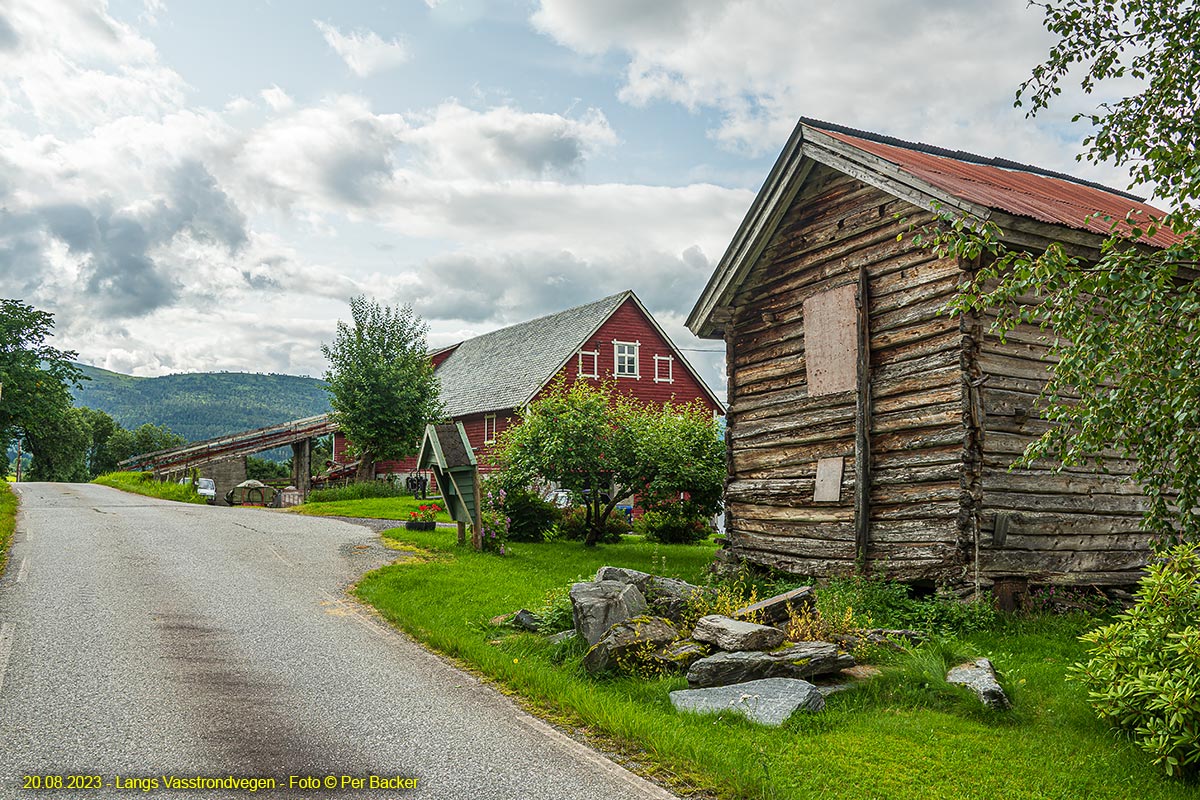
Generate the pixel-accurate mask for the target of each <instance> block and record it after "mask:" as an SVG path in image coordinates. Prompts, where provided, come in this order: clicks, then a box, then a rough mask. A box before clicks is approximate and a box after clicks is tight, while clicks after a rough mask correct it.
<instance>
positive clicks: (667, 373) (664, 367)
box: [654, 356, 675, 383]
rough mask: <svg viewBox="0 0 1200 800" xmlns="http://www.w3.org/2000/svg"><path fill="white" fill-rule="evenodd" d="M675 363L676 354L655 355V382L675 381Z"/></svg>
mask: <svg viewBox="0 0 1200 800" xmlns="http://www.w3.org/2000/svg"><path fill="white" fill-rule="evenodd" d="M674 363H675V356H655V357H654V382H655V383H674V382H675V376H674Z"/></svg>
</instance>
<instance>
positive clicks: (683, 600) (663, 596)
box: [638, 575, 712, 621]
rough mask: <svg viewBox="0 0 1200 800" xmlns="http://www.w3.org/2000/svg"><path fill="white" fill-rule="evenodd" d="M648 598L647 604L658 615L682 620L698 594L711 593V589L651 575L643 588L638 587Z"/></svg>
mask: <svg viewBox="0 0 1200 800" xmlns="http://www.w3.org/2000/svg"><path fill="white" fill-rule="evenodd" d="M638 588H640V589H641V590H642V594H644V595H645V596H646V602H647V603H649V604H650V608H651V609H653V610H654V611H655V612H656V613H658V614H660V615H662V616H664V617H667V618H668V619H673V620H676V621H678V620H680V619H682V618H683V616H684V614H685V613H686V612H687V608H688V603H690V602H691V600H692V598H693V597H694V596H695V595H696V594H697V593H699V594H704V593H706V592H711V591H712V590H711V589H707V588H702V587H700V586H694V585H692V584H690V583H688V582H687V581H681V580H676V579H675V578H661V577H659V576H658V575H651V576H650V577H649V578H648V579H647V580H646V581H645V584H644V585H643V586H640V587H638Z"/></svg>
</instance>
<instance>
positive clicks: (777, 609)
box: [733, 586, 817, 625]
mask: <svg viewBox="0 0 1200 800" xmlns="http://www.w3.org/2000/svg"><path fill="white" fill-rule="evenodd" d="M816 599H817V597H816V593H815V592H814V591H813V587H811V586H801V587H800V588H798V589H792V590H791V591H790V592H784V593H783V594H777V595H775V596H774V597H768V598H767V599H766V600H759V601H758V602H757V603H754V604H752V605H748V606H744V607H742V608H739V609H738V610H737V611H735V612H733V616H734V619H758V620H761V621H762V622H764V623H766V624H768V625H779V624H781V623H784V622H787V621H788V619H789V618H790V617H791V616H792V612H793V611H795V612H797V613H799V612H800V611H803V610H804V609H806V608H811V607H812V605H813V603H815V602H816Z"/></svg>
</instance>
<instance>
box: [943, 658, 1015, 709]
mask: <svg viewBox="0 0 1200 800" xmlns="http://www.w3.org/2000/svg"><path fill="white" fill-rule="evenodd" d="M946 682H947V683H953V684H957V685H958V686H965V687H967V688H968V689H970V690H971V691H972V692H974V693H975V696H976V697H978V698H979V702H981V703H983V704H984V705H985V706H987V707H988V708H995V709H997V710H1003V709H1006V708H1011V707H1012V702H1011V701H1009V699H1008V695H1006V694H1005V693H1004V689H1003V688H1002V687H1001V686H1000V680H999V679H998V678H997V677H996V669H995V667H993V666H992V662H991V660H990V659H987V658H978V659H976V660H974V661H968V662H967V663H966V664H959V665H958V666H957V667H954V668H953V669H951V670H950V671H949V672H947V673H946Z"/></svg>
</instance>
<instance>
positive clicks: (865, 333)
mask: <svg viewBox="0 0 1200 800" xmlns="http://www.w3.org/2000/svg"><path fill="white" fill-rule="evenodd" d="M870 303H871V295H870V291H869V290H868V286H867V268H866V266H865V265H864V266H862V267H859V270H858V297H857V299H856V305H857V306H858V387H857V388H858V396H857V397H856V398H855V403H854V410H855V429H856V436H855V438H854V473H855V475H854V545H855V551H856V558H857V561H858V568H859V570H860V571H861V572H862V573H864V574H866V573H867V572H868V564H867V547H868V545H869V544H870V541H871V405H872V403H871V332H870V328H869V321H870V317H871V314H870V309H871V305H870Z"/></svg>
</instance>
